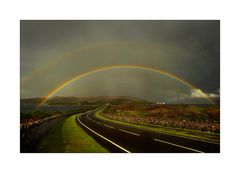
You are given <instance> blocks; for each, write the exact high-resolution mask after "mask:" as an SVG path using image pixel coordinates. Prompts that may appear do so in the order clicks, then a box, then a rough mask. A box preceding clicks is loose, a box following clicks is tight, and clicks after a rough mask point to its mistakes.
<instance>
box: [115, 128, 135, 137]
mask: <svg viewBox="0 0 240 173" xmlns="http://www.w3.org/2000/svg"><path fill="white" fill-rule="evenodd" d="M118 130H120V131H122V132H125V133H129V134H132V135H136V136H140V135H139V134H137V133H133V132H129V131H127V130H123V129H118Z"/></svg>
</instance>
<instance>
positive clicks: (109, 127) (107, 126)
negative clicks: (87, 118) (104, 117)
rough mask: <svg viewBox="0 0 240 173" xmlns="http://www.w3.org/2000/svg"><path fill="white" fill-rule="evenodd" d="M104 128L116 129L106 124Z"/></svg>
mask: <svg viewBox="0 0 240 173" xmlns="http://www.w3.org/2000/svg"><path fill="white" fill-rule="evenodd" d="M104 126H106V127H109V128H112V129H116V128H115V127H112V126H109V125H106V124H104Z"/></svg>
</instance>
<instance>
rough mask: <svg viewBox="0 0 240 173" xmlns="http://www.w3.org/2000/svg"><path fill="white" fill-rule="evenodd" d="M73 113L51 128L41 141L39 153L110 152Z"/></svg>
mask: <svg viewBox="0 0 240 173" xmlns="http://www.w3.org/2000/svg"><path fill="white" fill-rule="evenodd" d="M77 116H78V115H73V116H71V117H69V118H67V119H65V120H63V121H61V122H60V123H58V124H57V125H56V126H54V127H53V128H52V129H50V130H49V132H48V134H47V135H46V137H45V138H44V139H43V140H42V141H41V142H40V144H39V146H38V149H37V152H39V153H64V152H66V153H106V152H108V151H107V150H106V149H105V148H103V147H102V146H101V145H100V144H98V143H97V142H96V141H95V140H94V139H93V138H92V137H91V136H89V135H88V134H87V133H86V132H85V131H84V130H83V129H82V128H81V127H80V126H79V125H78V124H77V122H76V117H77Z"/></svg>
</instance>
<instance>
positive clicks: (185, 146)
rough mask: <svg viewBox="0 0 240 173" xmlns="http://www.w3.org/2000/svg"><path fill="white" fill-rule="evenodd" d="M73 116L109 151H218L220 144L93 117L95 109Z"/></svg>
mask: <svg viewBox="0 0 240 173" xmlns="http://www.w3.org/2000/svg"><path fill="white" fill-rule="evenodd" d="M98 110H99V109H97V110H93V111H88V112H87V113H86V114H85V115H81V116H78V117H77V122H78V123H79V125H80V126H81V127H82V128H83V129H84V130H85V131H86V132H87V133H88V134H89V135H91V136H92V137H93V138H94V139H95V140H96V141H98V142H99V143H100V144H101V145H102V146H103V147H105V148H107V149H108V150H109V151H110V152H117V153H120V152H128V153H205V152H206V153H219V152H220V145H219V144H217V143H213V142H207V141H201V140H197V139H191V138H185V137H179V136H172V135H168V134H162V133H159V132H152V131H148V130H143V129H139V128H134V127H129V126H125V125H121V124H117V123H114V122H109V121H105V120H102V119H98V118H96V117H95V113H96V112H97V111H98Z"/></svg>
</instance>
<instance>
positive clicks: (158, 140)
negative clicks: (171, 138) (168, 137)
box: [153, 139, 204, 153]
mask: <svg viewBox="0 0 240 173" xmlns="http://www.w3.org/2000/svg"><path fill="white" fill-rule="evenodd" d="M153 140H154V141H157V142H162V143H165V144H169V145H173V146H176V147H180V148H184V149H187V150H191V151H195V152H197V153H204V152H202V151H199V150H195V149H192V148H189V147H184V146H182V145H178V144H174V143H171V142H167V141H163V140H160V139H153Z"/></svg>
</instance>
